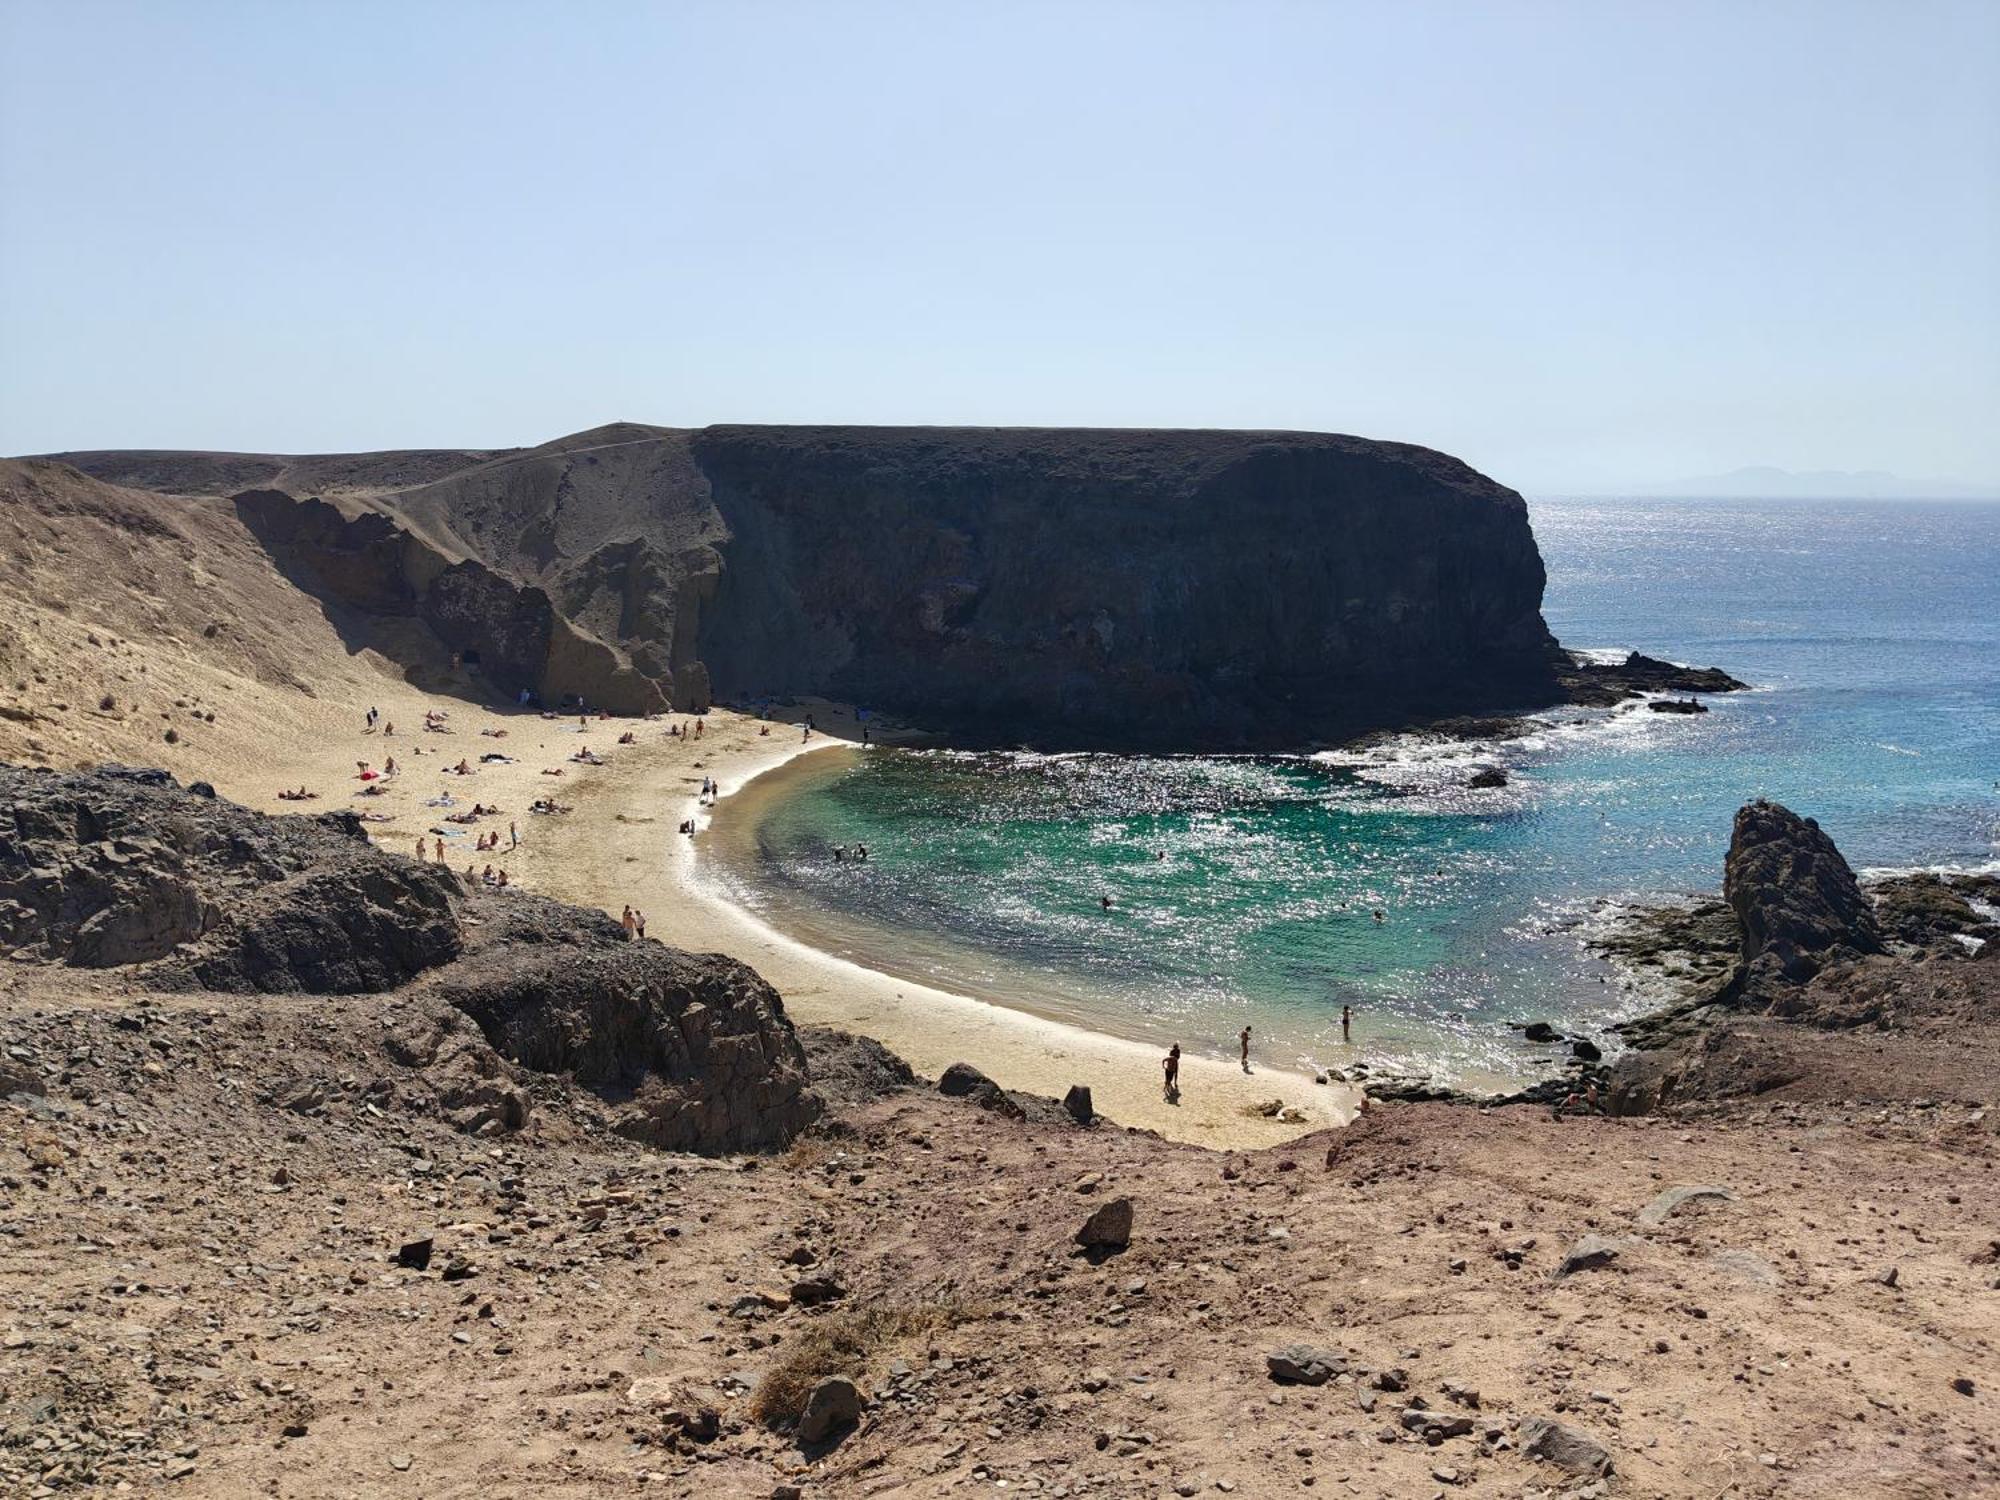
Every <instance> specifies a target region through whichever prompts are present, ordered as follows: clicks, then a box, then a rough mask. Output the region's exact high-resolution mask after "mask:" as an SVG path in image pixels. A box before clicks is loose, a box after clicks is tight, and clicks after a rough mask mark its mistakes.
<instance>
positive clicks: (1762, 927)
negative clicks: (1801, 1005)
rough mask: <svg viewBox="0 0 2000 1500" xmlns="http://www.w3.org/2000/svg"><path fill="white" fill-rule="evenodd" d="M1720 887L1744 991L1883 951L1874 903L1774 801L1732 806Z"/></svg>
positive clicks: (1830, 848)
mask: <svg viewBox="0 0 2000 1500" xmlns="http://www.w3.org/2000/svg"><path fill="white" fill-rule="evenodd" d="M1722 894H1723V899H1724V900H1726V901H1727V902H1728V903H1729V907H1730V910H1731V911H1733V912H1735V913H1736V920H1737V923H1738V925H1739V926H1740V927H1741V929H1742V934H1743V946H1742V951H1741V959H1742V971H1741V976H1740V979H1739V987H1740V988H1741V989H1743V990H1744V991H1746V992H1750V993H1755V992H1758V991H1761V990H1763V989H1766V988H1768V987H1770V986H1772V985H1785V984H1794V985H1795V984H1803V983H1804V982H1805V981H1807V980H1809V979H1811V978H1812V977H1813V975H1815V974H1817V973H1818V972H1819V971H1820V970H1821V969H1822V968H1824V967H1826V965H1827V964H1829V963H1832V962H1835V961H1838V960H1842V959H1847V958H1854V957H1858V956H1860V955H1862V954H1867V953H1880V952H1882V951H1883V943H1882V933H1881V930H1880V928H1879V927H1878V926H1877V925H1876V921H1875V912H1874V908H1873V907H1872V906H1871V905H1870V903H1869V901H1868V898H1867V897H1866V896H1865V895H1863V894H1862V891H1861V886H1860V883H1859V882H1858V881H1856V879H1855V878H1854V871H1853V870H1852V869H1850V868H1849V867H1848V864H1847V861H1846V860H1845V859H1843V858H1842V857H1841V853H1840V851H1839V850H1838V849H1836V848H1835V847H1834V844H1833V840H1832V839H1830V838H1828V837H1827V836H1826V834H1825V833H1824V832H1823V831H1822V830H1821V828H1820V826H1819V824H1817V823H1815V822H1814V821H1813V820H1812V819H1811V818H1802V817H1800V816H1799V815H1798V814H1797V813H1795V812H1793V811H1791V809H1789V808H1786V807H1781V806H1779V805H1778V804H1777V803H1775V802H1765V801H1761V800H1760V801H1757V802H1752V803H1750V804H1748V805H1747V806H1745V807H1743V808H1742V809H1740V810H1739V811H1738V812H1737V814H1736V827H1735V831H1734V832H1733V833H1732V835H1731V837H1730V840H1729V855H1728V858H1727V860H1726V861H1725V862H1724V864H1723V871H1722Z"/></svg>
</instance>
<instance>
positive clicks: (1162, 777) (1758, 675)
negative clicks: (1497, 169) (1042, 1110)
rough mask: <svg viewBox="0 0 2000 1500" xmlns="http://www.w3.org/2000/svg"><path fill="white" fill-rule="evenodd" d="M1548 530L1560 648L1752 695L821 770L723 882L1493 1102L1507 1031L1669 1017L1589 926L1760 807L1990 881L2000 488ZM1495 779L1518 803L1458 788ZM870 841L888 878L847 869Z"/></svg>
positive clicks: (1019, 995)
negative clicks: (1493, 724)
mask: <svg viewBox="0 0 2000 1500" xmlns="http://www.w3.org/2000/svg"><path fill="white" fill-rule="evenodd" d="M1530 509H1531V514H1532V518H1533V522H1534V527H1535V534H1536V536H1537V538H1538V540H1539V542H1540V544H1541V549H1542V555H1543V557H1544V559H1545V560H1546V562H1547V564H1548V572H1549V587H1548V594H1547V599H1546V602H1545V607H1544V613H1545V615H1546V617H1547V619H1548V622H1549V626H1550V628H1551V629H1552V630H1554V632H1555V633H1556V636H1557V638H1558V639H1560V640H1561V641H1562V642H1563V643H1564V644H1565V645H1566V646H1569V647H1572V648H1584V649H1591V650H1599V651H1616V652H1619V653H1621V654H1622V652H1623V651H1624V650H1625V649H1627V648H1636V649H1639V650H1643V651H1645V652H1647V653H1649V654H1652V655H1658V656H1665V657H1669V658H1671V659H1673V660H1676V661H1682V662H1690V663H1695V664H1699V665H1703V666H1711V665H1712V666H1719V667H1722V668H1724V669H1726V670H1727V671H1730V672H1732V673H1734V674H1735V675H1736V676H1738V677H1740V678H1742V679H1744V680H1745V681H1747V682H1750V683H1752V684H1753V685H1754V687H1755V691H1753V692H1750V693H1743V694H1736V695H1733V696H1729V697H1718V698H1714V699H1710V700H1707V701H1708V702H1709V703H1710V705H1711V708H1712V710H1713V711H1712V712H1710V713H1708V714H1706V715H1702V716H1698V717H1685V718H1684V717H1680V716H1674V715H1667V714H1655V713H1650V712H1647V711H1645V710H1644V709H1643V708H1626V709H1623V710H1619V711H1617V712H1609V713H1607V712H1590V711H1585V710H1577V709H1566V710H1558V711H1554V712H1551V713H1547V714H1544V715H1540V716H1538V719H1539V722H1540V723H1541V724H1542V726H1543V727H1542V728H1541V729H1540V731H1539V732H1537V733H1535V734H1533V735H1531V736H1530V737H1528V738H1527V739H1524V740H1519V741H1516V742H1513V743H1506V744H1492V745H1481V744H1470V745H1454V746H1450V747H1442V748H1441V747H1438V746H1435V745H1430V744H1422V743H1417V742H1406V743H1395V744H1392V745H1389V746H1387V747H1384V748H1383V749H1382V750H1380V751H1377V752H1372V753H1368V754H1365V755H1352V756H1340V755H1331V756H1321V757H1317V758H1314V759H1311V760H1307V759H1293V760H1286V759H1282V758H1258V759H1244V758H1227V757H1225V758H1139V757H1120V756H1102V755H1098V756H1056V757H1051V756H1026V755H1014V756H1007V755H978V756H973V755H953V754H911V753H904V752H895V751H880V750H877V751H871V752H868V753H865V754H864V753H859V752H855V753H847V752H830V753H827V754H822V755H818V756H811V757H807V758H805V759H804V760H802V761H800V762H797V763H795V764H794V765H793V766H792V767H789V768H787V769H786V770H784V771H782V772H779V773H777V775H776V777H775V778H774V780H773V781H772V783H771V784H770V785H769V786H768V787H766V788H765V789H764V791H763V794H762V795H755V794H753V795H748V796H746V797H745V799H744V809H743V814H742V816H743V818H744V819H745V820H746V821H747V823H748V826H742V824H740V823H739V824H738V825H737V826H733V827H731V826H730V824H731V818H732V816H736V809H733V808H731V809H726V810H725V814H724V817H723V819H722V820H721V821H722V824H723V825H724V828H725V834H726V836H725V837H722V838H720V839H718V840H717V841H716V852H717V855H718V861H717V863H718V866H719V871H720V876H721V878H722V879H723V880H724V881H725V883H727V884H728V885H729V886H730V887H731V889H732V890H733V892H734V894H735V895H736V897H737V898H738V899H740V900H742V901H744V902H745V903H746V904H747V905H749V906H750V907H752V908H753V909H754V910H757V911H758V912H760V913H761V914H762V915H763V916H764V917H765V919H766V920H768V921H770V922H771V923H772V924H773V925H774V926H776V927H778V928H780V929H781V930H784V931H787V932H790V933H792V934H793V935H795V936H798V937H800V938H802V939H803V940H805V941H807V942H810V943H813V944H815V945H816V946H820V947H823V948H827V949H829V950H832V951H837V952H840V953H842V954H844V955H846V956H848V957H851V958H854V959H856V960H857V961H859V962H863V963H866V964H869V965H870V966H872V967H876V968H881V969H885V970H888V971H890V972H894V973H900V974H903V975H906V976H908V977H912V978H918V979H921V980H924V981H925V982H928V983H932V984H935V985H938V986H940V987H942V988H946V989H955V990H959V991H962V992H965V993H970V994H975V995H979V996H982V997H985V998H989V999H994V1000H999V1001H1002V1002H1004V1003H1010V1004H1015V1005H1019V1006H1022V1007H1024V1008H1026V1009H1030V1010H1035V1011H1038V1012H1041V1013H1044V1014H1048V1015H1055V1016H1059V1017H1062V1018H1065V1019H1070V1020H1075V1021H1078V1022H1080V1023H1082V1024H1085V1025H1088V1026H1092V1027H1096V1028H1098V1029H1100V1030H1107V1031H1113V1032H1119V1033H1123V1034H1126V1035H1132V1036H1138V1037H1143V1038H1151V1039H1157V1040H1159V1041H1161V1042H1165V1041H1169V1040H1178V1041H1180V1042H1181V1043H1182V1045H1183V1046H1184V1047H1186V1048H1189V1049H1191V1050H1196V1051H1203V1052H1210V1053H1215V1054H1218V1055H1222V1054H1229V1055H1233V1050H1234V1041H1233V1039H1234V1037H1235V1034H1236V1032H1237V1031H1238V1029H1240V1028H1241V1027H1242V1026H1243V1025H1245V1024H1246V1023H1248V1024H1250V1025H1252V1026H1254V1027H1255V1029H1256V1033H1257V1036H1258V1052H1259V1055H1260V1056H1262V1057H1263V1058H1265V1059H1266V1060H1267V1061H1269V1062H1271V1063H1274V1064H1278V1065H1282V1066H1310V1065H1332V1066H1339V1065H1341V1064H1344V1063H1346V1062H1350V1061H1353V1060H1355V1059H1356V1058H1366V1059H1367V1060H1368V1061H1369V1062H1370V1063H1371V1065H1375V1066H1377V1067H1381V1066H1383V1065H1387V1066H1389V1067H1391V1068H1397V1069H1402V1070H1407V1071H1411V1072H1423V1073H1429V1074H1431V1075H1433V1076H1436V1077H1439V1078H1441V1079H1445V1080H1450V1081H1455V1082H1459V1083H1463V1084H1467V1085H1470V1086H1474V1087H1482V1086H1484V1087H1497V1086H1500V1085H1503V1084H1508V1083H1513V1082H1519V1081H1526V1080H1530V1079H1532V1078H1533V1077H1535V1076H1537V1071H1538V1069H1544V1068H1546V1067H1547V1066H1548V1063H1547V1058H1548V1056H1549V1049H1546V1048H1536V1047H1532V1046H1529V1045H1527V1044H1525V1043H1522V1042H1520V1041H1519V1040H1518V1039H1517V1038H1516V1036H1515V1035H1514V1033H1513V1032H1512V1031H1510V1030H1509V1028H1508V1026H1507V1023H1508V1022H1512V1021H1527V1020H1533V1019H1546V1020H1551V1021H1554V1022H1555V1023H1556V1024H1557V1025H1558V1026H1560V1027H1565V1028H1572V1029H1578V1030H1585V1031H1596V1030H1598V1029H1601V1028H1602V1027H1604V1026H1606V1025H1608V1024H1609V1023H1611V1022H1613V1021H1615V1020H1618V1019H1621V1018H1623V1017H1626V1016H1629V1015H1631V1014H1634V1013H1636V1012H1638V1011H1640V1010H1644V1009H1646V1008H1648V1006H1649V1004H1650V1003H1651V1002H1652V1001H1653V1000H1654V999H1656V998H1657V997H1655V996H1650V995H1648V994H1646V993H1644V992H1643V991H1641V990H1639V989H1635V988H1632V987H1631V986H1629V985H1628V984H1627V983H1625V982H1624V981H1622V980H1621V979H1620V977H1619V976H1618V975H1617V974H1615V973H1613V972H1612V971H1611V970H1609V968H1608V967H1607V966H1606V965H1604V964H1602V963H1600V962H1598V961H1596V960H1594V959H1592V958H1591V957H1589V956H1588V954H1587V953H1585V951H1584V949H1583V946H1582V942H1581V939H1582V937H1583V935H1584V933H1585V931H1586V930H1587V929H1588V928H1589V926H1590V925H1591V924H1593V923H1597V922H1602V921H1604V920H1607V918H1609V917H1610V916H1611V915H1613V914H1615V912H1616V911H1617V910H1618V908H1619V906H1620V904H1621V903H1628V902H1631V901H1635V900H1647V899H1653V898H1657V897H1659V896H1661V895H1663V894H1669V893H1682V892H1687V893H1693V892H1708V891H1712V890H1714V889H1715V888H1716V886H1717V885H1718V884H1719V882H1720V879H1721V870H1722V856H1723V852H1724V850H1725V849H1726V847H1727V845H1728V839H1729V828H1730V819H1731V816H1732V815H1733V814H1734V812H1735V810H1736V808H1737V807H1738V806H1739V805H1740V804H1741V803H1743V802H1744V801H1746V800H1748V799H1749V798H1752V797H1757V796H1767V797H1771V798H1774V799H1777V800H1779V801H1782V802H1784V803H1786V804H1788V805H1789V806H1791V807H1793V808H1794V809H1796V810H1797V811H1799V812H1801V813H1805V814H1808V815H1810V816H1812V817H1816V818H1818V819H1819V821H1820V822H1821V824H1822V825H1824V826H1825V827H1826V829H1827V830H1828V831H1829V832H1830V833H1831V834H1832V836H1833V838H1834V839H1835V841H1836V842H1837V843H1838V844H1839V845H1840V847H1841V849H1842V850H1843V851H1844V852H1845V853H1846V854H1847V856H1848V858H1849V860H1850V861H1851V862H1852V863H1853V864H1855V865H1856V866H1857V867H1858V868H1903V867H1910V866H1949V867H1956V868H1993V867H1995V865H1996V860H2000V502H1995V503H1955V504H1927V503H1899V504H1885V503H1877V502H1820V503H1803V502H1746V501H1696V500H1686V501H1650V500H1631V501H1553V500H1544V501H1537V502H1533V503H1532V504H1531V507H1530ZM1481 766H1504V767H1505V768H1506V769H1507V771H1508V773H1509V776H1510V778H1511V783H1510V785H1508V786H1507V787H1506V788H1504V789H1500V790H1494V791H1472V790H1470V789H1468V788H1467V787H1466V785H1465V783H1466V780H1467V778H1468V776H1469V775H1470V774H1471V772H1472V771H1473V770H1475V769H1477V768H1478V767H1481ZM854 843H862V844H866V845H867V846H868V849H869V853H870V858H869V860H868V861H867V863H866V864H856V863H853V862H851V861H848V862H838V863H837V862H835V861H834V860H833V858H832V856H831V852H830V851H831V848H832V846H834V845H836V844H840V845H849V844H854ZM1105 895H1109V896H1110V897H1111V898H1112V900H1113V903H1114V907H1113V910H1112V911H1110V912H1108V913H1107V912H1105V911H1103V910H1102V909H1101V906H1100V898H1101V897H1102V896H1105ZM1377 911H1380V912H1381V913H1382V920H1380V921H1379V922H1378V921H1377V920H1376V918H1375V916H1374V913H1375V912H1377ZM1343 1004H1349V1005H1352V1006H1354V1007H1355V1010H1356V1013H1357V1020H1356V1025H1355V1032H1354V1043H1353V1045H1352V1046H1343V1045H1342V1043H1341V1040H1340V1010H1341V1006H1342V1005H1343Z"/></svg>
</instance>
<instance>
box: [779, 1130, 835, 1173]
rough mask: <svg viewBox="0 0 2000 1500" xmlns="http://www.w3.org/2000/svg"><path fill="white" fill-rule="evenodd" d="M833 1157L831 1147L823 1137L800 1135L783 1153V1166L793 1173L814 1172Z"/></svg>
mask: <svg viewBox="0 0 2000 1500" xmlns="http://www.w3.org/2000/svg"><path fill="white" fill-rule="evenodd" d="M832 1155H833V1147H832V1146H830V1145H829V1144H827V1139H826V1137H825V1136H823V1135H801V1136H796V1137H794V1138H793V1140H792V1144H791V1145H790V1147H788V1148H787V1149H786V1151H785V1165H786V1166H787V1167H789V1168H790V1169H791V1170H793V1171H795V1172H816V1171H818V1170H819V1169H820V1168H821V1167H823V1166H825V1165H826V1163H827V1161H828V1160H829V1159H830V1158H831V1157H832Z"/></svg>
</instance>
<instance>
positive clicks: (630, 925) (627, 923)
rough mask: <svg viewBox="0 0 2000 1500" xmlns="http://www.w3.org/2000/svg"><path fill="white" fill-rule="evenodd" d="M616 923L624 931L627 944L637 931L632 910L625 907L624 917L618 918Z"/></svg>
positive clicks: (636, 923) (637, 926) (637, 924)
mask: <svg viewBox="0 0 2000 1500" xmlns="http://www.w3.org/2000/svg"><path fill="white" fill-rule="evenodd" d="M618 921H619V925H620V926H622V927H623V928H624V929H625V941H626V942H628V943H629V942H631V941H632V939H633V937H634V936H636V935H637V933H638V931H639V923H638V921H637V920H636V919H635V918H634V917H633V915H632V908H631V907H629V906H628V907H626V908H625V915H624V916H622V917H620V918H619V919H618Z"/></svg>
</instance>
